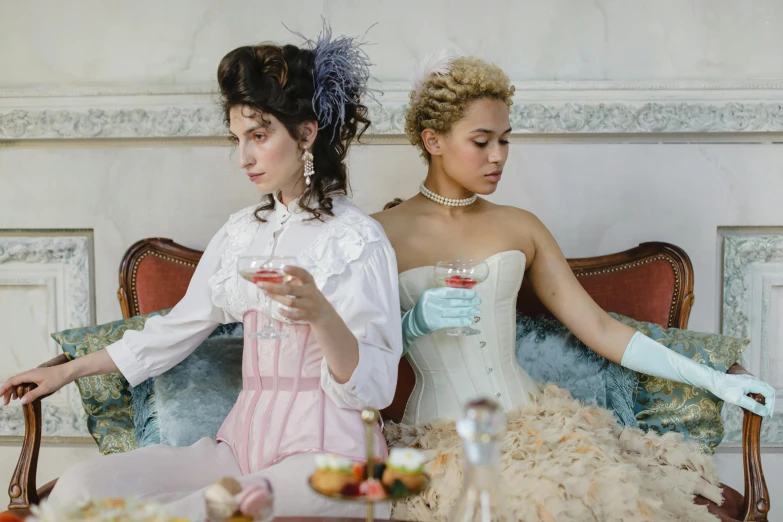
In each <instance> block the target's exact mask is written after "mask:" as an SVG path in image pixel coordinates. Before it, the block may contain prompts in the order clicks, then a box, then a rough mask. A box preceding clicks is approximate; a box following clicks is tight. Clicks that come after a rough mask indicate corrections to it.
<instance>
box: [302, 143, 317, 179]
mask: <svg viewBox="0 0 783 522" xmlns="http://www.w3.org/2000/svg"><path fill="white" fill-rule="evenodd" d="M302 161H304V176H305V183H307V184H308V185H310V176H312V175H313V174H315V168H314V167H313V155H312V153H311V152H310V151H309V150H307V149H305V151H304V154H302Z"/></svg>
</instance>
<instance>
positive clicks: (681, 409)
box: [610, 314, 750, 453]
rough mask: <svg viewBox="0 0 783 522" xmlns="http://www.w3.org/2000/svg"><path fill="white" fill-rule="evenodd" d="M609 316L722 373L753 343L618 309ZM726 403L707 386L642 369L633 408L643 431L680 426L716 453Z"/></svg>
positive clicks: (677, 427)
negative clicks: (639, 317)
mask: <svg viewBox="0 0 783 522" xmlns="http://www.w3.org/2000/svg"><path fill="white" fill-rule="evenodd" d="M610 315H612V316H613V317H614V318H616V319H617V320H619V321H621V322H622V323H625V324H627V325H628V326H631V327H632V328H635V329H637V330H639V331H640V332H642V333H643V334H644V335H646V336H648V337H650V338H651V339H653V340H655V341H657V342H659V343H661V344H662V345H664V346H666V347H667V348H669V349H670V350H674V351H675V352H677V353H679V354H681V355H684V356H685V357H688V358H689V359H691V360H693V361H696V362H698V363H701V364H706V365H707V366H709V367H710V368H713V369H714V370H717V371H720V372H725V371H726V370H728V369H729V367H731V365H733V364H734V363H735V362H737V361H739V359H740V357H741V356H742V352H743V351H744V350H745V348H747V347H748V345H749V344H750V339H737V338H735V337H728V336H725V335H719V334H713V333H702V332H692V331H690V330H680V329H677V328H664V327H663V326H660V325H657V324H653V323H646V322H641V321H636V320H634V319H631V318H629V317H625V316H622V315H619V314H610ZM722 408H723V401H722V400H720V399H719V398H718V397H716V396H715V395H713V394H712V393H710V392H708V391H707V390H704V389H702V388H698V387H696V386H691V385H688V384H682V383H678V382H673V381H669V380H667V379H661V378H659V377H652V376H649V375H644V374H642V373H640V374H639V383H638V387H637V389H636V397H635V402H634V413H635V414H636V420H637V421H638V422H639V427H641V428H642V429H643V430H645V431H647V430H653V431H655V432H658V433H666V432H668V431H677V432H680V433H682V434H683V435H684V436H685V438H688V439H692V440H695V441H697V442H698V443H699V444H700V445H701V447H702V449H703V450H704V451H705V452H707V453H713V452H714V451H715V448H717V447H718V444H720V442H721V440H723V421H722V420H721V409H722Z"/></svg>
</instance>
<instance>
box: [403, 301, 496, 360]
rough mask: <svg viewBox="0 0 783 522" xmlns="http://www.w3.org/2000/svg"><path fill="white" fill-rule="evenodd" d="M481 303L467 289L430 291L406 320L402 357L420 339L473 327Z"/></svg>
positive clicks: (406, 315) (409, 311)
mask: <svg viewBox="0 0 783 522" xmlns="http://www.w3.org/2000/svg"><path fill="white" fill-rule="evenodd" d="M480 304H481V299H479V298H478V297H476V292H475V291H474V290H467V289H463V288H448V287H441V288H428V289H427V290H425V291H424V293H422V294H421V297H420V298H419V302H418V303H416V305H415V306H414V307H413V308H411V309H410V310H408V311H407V312H405V315H403V316H402V340H403V343H402V346H403V349H402V354H403V355H405V354H406V353H408V349H409V348H410V345H411V344H413V341H415V340H416V339H417V338H419V337H422V336H424V335H427V334H430V333H432V332H434V331H435V330H440V329H441V328H455V327H460V326H470V325H471V324H473V318H474V317H475V316H477V315H479V313H480V310H479V309H478V308H476V307H477V306H478V305H480Z"/></svg>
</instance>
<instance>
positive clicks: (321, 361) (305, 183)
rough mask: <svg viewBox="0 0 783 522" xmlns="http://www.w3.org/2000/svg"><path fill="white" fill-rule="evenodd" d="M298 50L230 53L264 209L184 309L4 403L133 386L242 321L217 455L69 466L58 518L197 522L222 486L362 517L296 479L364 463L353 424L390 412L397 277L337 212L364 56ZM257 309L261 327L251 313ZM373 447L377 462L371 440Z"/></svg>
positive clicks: (232, 83) (381, 448)
mask: <svg viewBox="0 0 783 522" xmlns="http://www.w3.org/2000/svg"><path fill="white" fill-rule="evenodd" d="M308 44H309V45H308V48H299V47H297V46H294V45H284V46H278V45H272V44H264V45H255V46H245V47H240V48H238V49H235V50H233V51H231V52H230V53H228V54H227V55H226V56H225V57H224V58H223V60H222V61H221V62H220V66H219V67H218V83H219V86H220V92H221V95H222V103H223V109H224V111H225V119H226V123H227V125H228V128H229V133H230V136H231V137H230V139H231V140H232V142H233V143H234V144H235V145H236V148H237V156H238V160H239V167H240V168H242V169H243V170H244V171H245V172H246V175H247V176H248V179H249V180H250V181H251V182H252V183H254V184H255V185H256V187H257V188H258V190H259V191H260V192H261V193H262V194H264V195H265V196H264V201H263V203H262V205H261V206H257V205H256V206H252V207H248V208H245V209H243V210H240V211H239V212H237V213H235V214H233V215H232V216H230V217H229V219H228V222H227V223H226V224H225V225H224V226H223V227H222V228H221V229H220V230H219V231H218V233H217V234H216V235H215V236H214V237H213V238H212V240H211V241H210V242H209V245H208V246H207V248H206V250H205V252H204V255H203V257H202V258H201V261H200V263H199V265H198V268H197V269H196V272H195V273H194V275H193V278H192V280H191V282H190V286H189V287H188V290H187V293H186V295H185V297H184V298H183V299H182V300H181V301H180V302H179V303H178V304H177V305H176V306H175V307H174V308H173V309H172V311H171V312H170V313H169V314H168V315H166V316H165V317H160V316H158V317H153V318H150V319H149V320H148V321H147V322H146V324H145V327H144V329H143V330H141V331H128V332H127V333H126V334H125V336H124V337H123V339H122V340H120V341H118V342H117V343H115V344H113V345H111V346H108V347H107V348H106V349H105V350H102V351H100V352H96V353H93V354H90V355H88V356H85V357H82V358H80V359H76V360H74V361H71V362H69V363H67V364H64V365H62V366H58V367H53V368H41V369H34V370H31V371H28V372H26V373H23V374H21V375H19V376H16V377H13V378H11V379H9V380H8V381H7V382H6V383H5V384H4V385H3V387H2V388H0V395H3V396H4V402H5V404H8V402H9V401H10V399H12V398H14V397H13V395H14V392H13V389H14V387H15V385H16V384H18V383H20V382H34V383H36V384H37V385H38V387H37V388H36V389H35V390H34V391H32V392H31V393H29V394H28V395H27V396H25V397H24V399H23V401H25V402H27V401H30V400H34V399H35V398H36V397H38V396H41V395H43V394H47V393H51V392H53V391H55V390H57V389H59V388H61V387H62V386H64V385H66V384H68V383H70V382H72V381H73V380H75V379H77V378H79V377H82V376H87V375H96V374H103V373H110V372H117V371H119V372H121V373H122V375H123V376H124V377H125V378H126V379H127V380H128V382H129V383H130V384H131V385H133V386H135V385H137V384H139V383H140V382H142V381H144V380H145V379H146V378H148V377H150V376H154V375H159V374H161V373H163V372H165V371H167V370H168V369H170V368H172V367H173V366H175V365H176V364H177V363H179V362H180V361H182V360H183V359H185V358H186V357H187V356H188V355H189V354H190V353H192V351H193V350H194V349H195V348H196V347H197V346H198V345H199V344H200V343H201V342H202V341H203V340H204V339H205V338H206V337H207V336H208V335H209V333H210V332H211V331H212V330H213V329H214V328H215V327H216V326H217V325H219V324H221V323H230V322H234V321H243V322H244V326H245V351H244V359H243V368H242V372H243V389H242V391H241V393H240V395H239V397H238V399H237V402H236V404H235V405H234V408H233V409H232V411H231V413H230V414H229V416H228V418H227V419H226V420H225V422H224V423H223V426H222V427H221V429H220V431H219V433H218V436H217V441H215V440H211V439H207V438H205V439H202V440H200V441H198V442H197V443H195V444H194V445H192V446H189V447H187V448H172V447H167V446H161V445H158V446H151V447H146V448H141V449H138V450H135V451H132V452H129V453H126V454H118V455H110V456H106V457H101V458H100V459H97V460H96V461H90V462H85V463H82V464H78V465H76V466H74V467H72V468H70V469H69V470H67V471H66V472H65V474H64V475H63V476H62V477H61V478H60V480H59V481H58V483H57V486H56V487H55V489H54V491H53V492H52V495H51V497H50V502H51V503H52V505H53V507H56V506H57V505H64V504H68V503H70V502H74V501H76V500H80V499H81V498H83V497H84V496H85V495H87V496H90V497H93V498H102V497H116V496H126V495H130V496H134V497H136V498H138V499H141V500H150V501H157V502H161V503H164V504H166V506H167V508H168V511H169V512H170V513H171V514H173V515H177V516H180V517H186V518H190V519H191V520H203V519H204V518H205V516H204V499H203V494H202V491H201V490H202V489H203V488H205V487H207V486H209V485H210V484H212V483H213V482H215V481H217V480H218V479H220V478H221V477H224V476H232V477H236V478H237V479H238V480H239V482H240V483H242V484H245V485H246V484H252V483H253V482H258V481H264V480H267V479H268V480H269V481H270V482H271V484H272V486H273V487H274V489H275V493H276V514H279V515H310V514H316V513H317V514H319V515H330V514H331V515H350V514H352V513H355V514H356V515H360V514H362V513H363V512H364V507H363V506H354V505H352V504H341V503H336V502H332V501H330V500H326V499H324V498H322V497H318V496H316V495H315V494H314V493H312V492H310V490H309V488H308V486H307V477H308V476H309V475H310V474H311V473H312V472H313V470H314V456H313V455H312V453H333V454H337V455H339V456H341V457H343V458H346V459H349V460H352V459H353V460H359V459H361V458H362V456H363V455H364V453H363V452H364V439H363V433H364V428H363V423H362V420H361V418H360V411H359V410H361V409H362V408H364V407H373V408H377V409H381V408H384V407H386V406H387V405H389V404H390V403H391V400H392V397H393V395H394V390H395V385H396V382H397V365H398V363H399V359H400V356H401V353H402V334H401V331H400V325H399V307H400V304H399V294H398V288H397V265H396V261H395V254H394V251H393V250H392V248H391V245H390V243H389V241H388V240H387V238H386V236H385V234H384V232H383V229H382V228H381V227H380V225H379V224H378V223H376V222H375V221H373V220H372V219H371V218H369V217H368V216H367V215H365V214H364V213H363V212H361V211H360V210H359V209H358V208H357V207H356V206H355V205H354V204H353V203H352V202H351V201H350V200H349V199H348V198H347V189H348V179H347V169H346V165H345V157H346V154H347V152H348V147H349V144H350V142H351V140H352V139H353V138H354V137H355V136H357V135H361V133H362V132H363V131H364V129H366V127H367V125H368V124H369V121H368V119H367V116H366V115H367V109H366V107H365V106H364V105H362V103H361V96H362V95H363V94H364V93H365V92H366V82H367V79H368V78H369V71H368V66H369V63H368V61H367V56H366V54H365V53H364V52H363V51H362V50H361V48H360V47H359V46H358V45H357V43H356V42H355V41H354V40H353V39H351V38H346V37H340V38H336V39H332V38H331V33H330V31H329V29H328V28H326V29H325V30H324V33H323V34H322V35H321V37H319V39H318V41H316V42H308ZM248 256H256V257H257V258H260V257H264V256H268V257H267V259H268V258H269V257H274V258H276V259H281V258H287V259H289V260H292V261H290V262H287V263H284V265H285V267H284V268H282V267H280V268H282V270H283V272H284V273H285V275H283V276H281V277H279V278H278V280H277V281H273V282H266V283H258V284H254V283H251V282H248V281H246V280H244V279H243V278H242V277H241V276H240V273H239V271H238V268H237V266H238V260H240V259H249V257H248ZM240 262H241V261H240ZM281 281H282V282H281ZM264 295H266V296H267V297H268V298H269V299H270V302H271V303H272V304H273V306H271V307H269V309H272V310H273V311H272V312H271V313H269V314H265V313H263V312H261V311H259V308H263V307H260V306H258V303H259V302H260V301H261V300H262V299H263V298H264ZM270 316H271V319H272V320H271V321H270V322H271V323H272V324H271V325H270V326H269V327H267V330H268V329H270V328H271V330H272V331H273V332H274V331H277V333H278V335H272V336H267V337H266V338H264V337H263V336H261V337H259V336H257V335H253V334H259V333H260V334H263V333H264V332H265V330H261V329H260V328H259V324H260V323H263V322H267V321H268V319H269V318H270ZM270 337H271V338H270ZM375 447H376V448H378V453H379V455H380V456H383V455H384V454H385V451H386V444H385V441H384V439H383V436H382V435H381V433H380V429H378V430H377V433H376V439H375ZM379 511H382V508H381V509H379ZM385 514H386V515H388V507H387V508H386V513H385ZM383 515H384V513H382V512H379V513H378V516H383Z"/></svg>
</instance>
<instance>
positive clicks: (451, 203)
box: [419, 183, 478, 207]
mask: <svg viewBox="0 0 783 522" xmlns="http://www.w3.org/2000/svg"><path fill="white" fill-rule="evenodd" d="M419 192H421V194H422V196H424V197H425V198H427V199H431V200H432V201H434V202H435V203H440V204H441V205H445V206H447V207H467V206H468V205H472V204H473V203H475V202H476V200H477V199H478V194H473V195H472V196H470V197H469V198H465V199H451V198H444V197H443V196H441V195H440V194H435V193H434V192H433V191H431V190H430V189H428V188H427V187H425V186H424V183H422V184H421V185H419Z"/></svg>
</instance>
